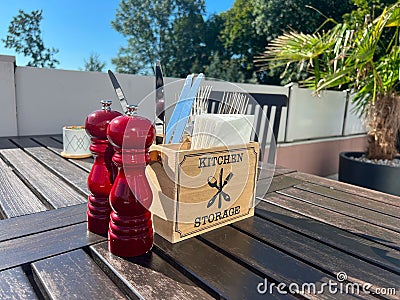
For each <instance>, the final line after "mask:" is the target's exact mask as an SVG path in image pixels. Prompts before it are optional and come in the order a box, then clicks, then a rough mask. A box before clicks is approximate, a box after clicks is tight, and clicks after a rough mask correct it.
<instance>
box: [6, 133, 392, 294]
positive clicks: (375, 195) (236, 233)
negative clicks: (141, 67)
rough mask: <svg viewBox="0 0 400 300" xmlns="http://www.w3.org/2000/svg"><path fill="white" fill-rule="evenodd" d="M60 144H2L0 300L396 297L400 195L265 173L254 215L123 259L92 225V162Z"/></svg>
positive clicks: (159, 242) (37, 139)
mask: <svg viewBox="0 0 400 300" xmlns="http://www.w3.org/2000/svg"><path fill="white" fill-rule="evenodd" d="M61 151H62V137H61V136H32V137H18V138H1V139H0V180H1V185H0V218H1V219H2V220H0V224H1V226H0V299H43V298H46V299H47V298H48V299H71V298H74V299H136V298H137V299H212V298H221V299H258V298H263V299H265V298H267V299H270V298H271V299H276V298H277V299H291V298H301V299H302V298H306V299H338V298H340V299H382V298H383V299H400V251H399V250H400V222H399V221H400V198H399V197H395V196H391V195H387V194H383V193H379V192H374V191H370V190H367V189H363V188H359V187H355V186H352V185H348V184H344V183H341V182H337V181H332V180H329V179H325V178H321V177H318V176H314V175H310V174H304V173H301V172H296V171H295V170H290V169H287V168H284V167H277V168H276V169H275V170H272V169H270V168H264V169H262V170H261V172H259V181H258V183H257V192H256V195H257V200H258V202H259V203H258V204H257V206H256V212H255V216H254V217H252V218H249V219H245V220H243V221H240V222H237V223H234V224H232V225H229V226H225V227H222V228H219V229H216V230H213V231H211V232H208V233H206V234H202V235H200V236H199V237H195V238H192V239H189V240H185V241H182V242H179V243H177V244H171V243H169V242H168V241H166V240H165V239H163V238H161V237H160V236H158V235H156V236H155V243H154V247H153V249H152V251H151V252H149V253H148V254H146V255H143V256H141V257H137V258H132V259H124V258H120V257H116V256H114V255H112V254H110V253H109V252H108V246H107V239H106V237H104V236H99V235H96V234H92V233H89V232H87V230H86V201H87V195H88V190H87V186H86V180H87V176H88V172H89V171H90V168H91V166H92V164H93V159H91V158H89V159H83V160H73V159H65V158H63V157H61V156H60V152H61ZM342 272H345V273H346V275H347V279H346V280H344V281H341V277H340V278H339V279H340V280H339V279H338V277H337V276H338V273H339V274H341V275H343V274H344V273H342ZM266 283H267V284H268V285H266ZM280 284H281V285H280ZM328 284H337V285H339V284H342V285H343V284H353V287H354V284H359V286H360V287H361V286H368V289H369V291H371V292H373V293H366V292H365V291H360V292H359V293H356V292H355V291H351V290H350V292H348V293H342V294H338V293H336V294H335V293H332V292H329V290H328V288H326V286H327V285H328ZM282 285H283V286H282ZM302 285H303V286H305V287H307V286H308V287H310V285H315V288H316V290H314V291H313V290H312V289H311V290H310V289H307V288H306V289H305V291H304V293H301V294H294V293H292V291H291V289H290V288H289V287H290V286H292V287H298V288H300V289H301V287H302ZM324 286H325V287H324ZM266 287H268V288H269V290H268V291H267V290H266V289H265V290H263V289H264V288H266ZM322 288H324V293H318V290H319V289H322ZM393 289H394V290H393ZM374 293H375V294H374Z"/></svg>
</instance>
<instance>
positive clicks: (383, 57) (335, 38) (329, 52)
mask: <svg viewBox="0 0 400 300" xmlns="http://www.w3.org/2000/svg"><path fill="white" fill-rule="evenodd" d="M399 27H400V3H396V4H394V5H392V6H390V7H389V8H386V9H384V10H383V12H382V13H381V14H380V15H379V16H378V17H377V18H376V19H374V20H372V21H371V20H369V19H368V18H366V22H365V23H364V25H361V26H359V25H358V26H351V25H349V24H346V23H339V24H336V26H335V27H333V28H332V29H330V30H328V31H324V32H317V33H315V34H303V33H297V32H289V33H285V34H283V35H281V36H279V37H277V38H276V39H275V40H273V41H272V42H271V43H270V44H269V46H268V47H267V48H266V51H265V52H264V53H263V54H262V55H261V56H260V57H259V58H258V59H257V60H256V62H257V63H258V64H259V65H260V64H261V65H262V66H264V67H276V66H282V65H284V66H285V65H286V70H288V69H293V68H289V67H290V66H293V65H295V66H296V67H297V68H298V70H299V71H307V72H309V73H308V74H309V76H308V78H307V79H306V80H305V81H303V82H301V84H302V85H304V86H306V87H309V88H312V89H314V90H315V91H316V92H319V91H321V90H323V89H329V88H339V89H341V88H342V89H343V88H348V89H351V91H352V92H353V93H354V98H353V101H354V103H355V107H356V109H357V110H358V112H359V113H360V115H362V116H365V120H366V125H367V128H368V149H367V153H366V154H367V157H368V158H370V159H393V158H394V156H395V155H396V153H397V151H396V139H397V133H398V130H399V128H400V93H399V87H400V85H399V83H400V79H399V72H400V32H399ZM387 36H389V37H390V38H389V39H387V38H386V37H387ZM383 37H385V38H383ZM384 41H389V42H387V43H386V44H385V43H384ZM284 75H285V73H284V74H283V76H284Z"/></svg>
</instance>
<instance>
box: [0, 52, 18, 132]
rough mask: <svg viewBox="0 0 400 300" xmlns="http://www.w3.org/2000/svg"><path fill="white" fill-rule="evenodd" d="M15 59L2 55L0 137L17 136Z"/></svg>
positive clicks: (0, 63)
mask: <svg viewBox="0 0 400 300" xmlns="http://www.w3.org/2000/svg"><path fill="white" fill-rule="evenodd" d="M14 65H15V57H14V56H7V55H0V136H16V135H18V130H17V111H16V99H15V82H14Z"/></svg>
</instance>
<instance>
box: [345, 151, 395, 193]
mask: <svg viewBox="0 0 400 300" xmlns="http://www.w3.org/2000/svg"><path fill="white" fill-rule="evenodd" d="M363 154H364V153H362V152H342V153H340V154H339V180H340V181H342V182H347V183H350V184H354V185H358V186H362V187H366V188H369V189H373V190H376V191H381V192H384V193H388V194H393V195H397V196H400V168H399V167H391V166H385V165H377V164H373V163H368V162H361V161H357V160H354V159H352V158H350V157H360V156H362V155H363Z"/></svg>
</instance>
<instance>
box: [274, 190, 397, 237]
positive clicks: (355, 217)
mask: <svg viewBox="0 0 400 300" xmlns="http://www.w3.org/2000/svg"><path fill="white" fill-rule="evenodd" d="M306 192H307V193H310V194H313V193H312V192H309V191H306ZM276 193H277V194H279V195H283V196H286V197H289V198H292V199H295V200H298V201H301V202H304V203H307V204H310V205H314V206H316V207H319V208H322V209H325V210H328V211H332V212H335V213H338V214H341V215H343V216H346V217H349V218H354V219H356V220H359V221H361V222H364V223H368V224H371V225H374V226H377V227H381V228H384V229H386V230H390V231H393V232H395V233H400V230H397V229H394V228H391V227H388V226H385V225H384V224H376V223H373V222H369V221H368V220H366V219H365V218H360V217H357V216H354V215H351V214H348V213H346V212H343V211H339V210H335V209H332V208H329V207H325V206H323V205H320V204H317V203H314V202H311V201H308V200H307V199H303V198H300V197H297V196H294V195H290V194H287V193H285V189H283V190H279V191H276ZM326 198H329V197H326ZM347 204H348V203H347ZM362 208H363V209H365V208H364V207H362ZM390 217H392V216H390Z"/></svg>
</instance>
